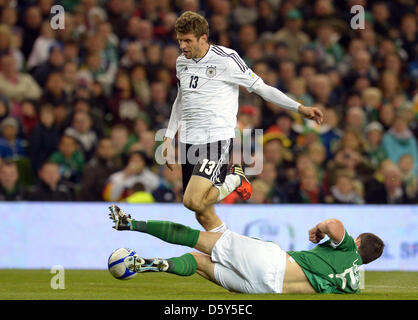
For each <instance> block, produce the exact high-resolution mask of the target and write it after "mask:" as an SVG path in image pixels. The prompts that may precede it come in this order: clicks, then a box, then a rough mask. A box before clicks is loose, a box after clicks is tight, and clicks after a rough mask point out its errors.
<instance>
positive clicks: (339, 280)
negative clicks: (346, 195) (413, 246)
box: [109, 205, 384, 293]
mask: <svg viewBox="0 0 418 320" xmlns="http://www.w3.org/2000/svg"><path fill="white" fill-rule="evenodd" d="M109 209H110V218H111V219H112V220H113V222H114V224H115V225H114V226H113V228H115V229H116V230H133V231H139V232H143V233H148V234H150V235H153V236H155V237H157V238H160V239H161V240H164V241H166V242H168V243H172V244H179V245H183V246H188V247H191V248H194V249H196V250H198V251H200V252H192V253H187V254H184V255H182V256H181V257H173V258H169V259H160V258H153V259H145V258H141V257H139V256H135V258H134V259H132V257H128V258H127V260H126V261H125V263H127V265H128V267H129V268H130V269H131V270H134V271H136V272H138V273H141V272H147V271H157V272H169V273H173V274H176V275H181V276H190V275H192V274H194V273H198V274H199V275H201V276H202V277H204V278H206V279H208V280H210V281H212V282H214V283H216V284H218V285H221V286H222V287H224V288H225V289H227V290H230V291H233V292H242V293H357V292H359V287H360V275H359V270H358V267H359V266H360V265H362V264H367V263H370V262H372V261H373V260H376V259H377V258H379V257H380V256H381V254H382V252H383V247H384V244H383V241H382V240H381V239H380V238H379V237H377V236H376V235H374V234H372V233H362V234H360V235H359V236H358V237H357V238H355V239H353V238H352V237H351V236H350V235H349V234H348V232H347V231H346V230H345V228H344V225H343V224H342V222H341V221H339V220H337V219H327V220H325V221H323V222H320V223H318V224H317V225H316V226H315V227H313V228H312V229H311V230H309V240H310V241H312V242H313V243H318V242H319V241H321V240H322V239H323V238H324V237H325V236H328V237H329V240H327V241H325V242H323V243H320V244H318V245H317V246H316V247H314V248H313V249H312V250H305V251H288V252H286V251H284V250H282V249H281V248H280V247H279V246H278V245H277V244H275V243H273V242H266V241H262V240H258V239H254V238H249V237H246V236H242V235H239V234H237V233H235V232H233V231H231V230H226V231H225V232H223V233H220V232H201V231H199V230H195V229H192V228H190V227H187V226H184V225H181V224H177V223H173V222H168V221H156V220H147V221H137V220H134V219H132V218H131V216H130V215H128V214H126V213H125V212H123V211H122V210H121V209H120V208H119V207H117V206H116V205H112V206H110V207H109Z"/></svg>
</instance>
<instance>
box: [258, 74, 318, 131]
mask: <svg viewBox="0 0 418 320" xmlns="http://www.w3.org/2000/svg"><path fill="white" fill-rule="evenodd" d="M251 90H252V91H253V92H255V93H257V94H258V95H259V96H260V97H262V98H263V99H264V100H266V101H268V102H271V103H274V104H275V105H278V106H280V107H282V108H285V109H288V110H291V111H294V112H298V113H300V114H301V115H303V116H304V117H305V118H308V119H311V120H314V121H315V122H316V123H318V124H321V123H322V121H323V118H324V116H323V114H322V111H321V110H320V109H319V108H317V107H306V106H304V105H301V104H300V103H299V102H297V101H295V100H293V99H291V98H290V97H288V96H287V95H286V94H284V93H283V92H281V91H280V90H279V89H277V88H274V87H272V86H269V85H267V84H265V83H264V81H263V80H262V79H261V78H259V79H258V80H257V81H256V82H255V83H254V85H253V86H252V87H251Z"/></svg>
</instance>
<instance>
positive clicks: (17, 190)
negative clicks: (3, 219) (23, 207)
mask: <svg viewBox="0 0 418 320" xmlns="http://www.w3.org/2000/svg"><path fill="white" fill-rule="evenodd" d="M25 192H26V189H25V187H24V186H23V185H22V184H21V183H20V181H19V171H18V168H17V165H16V163H14V162H13V161H9V160H5V161H3V162H2V163H1V164H0V201H22V200H24V194H25Z"/></svg>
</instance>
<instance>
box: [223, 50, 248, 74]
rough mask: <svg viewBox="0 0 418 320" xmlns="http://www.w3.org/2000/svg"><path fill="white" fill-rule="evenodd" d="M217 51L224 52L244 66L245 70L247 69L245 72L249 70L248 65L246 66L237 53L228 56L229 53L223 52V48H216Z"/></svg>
mask: <svg viewBox="0 0 418 320" xmlns="http://www.w3.org/2000/svg"><path fill="white" fill-rule="evenodd" d="M215 48H216V49H218V50H219V51H220V52H223V53H224V54H226V55H228V56H231V57H232V58H233V59H234V60H235V61H236V62H237V63H239V64H240V65H242V66H243V68H244V69H245V70H247V69H248V67H247V65H246V64H245V62H244V61H243V60H242V59H241V57H240V56H239V55H238V54H236V53H235V52H233V53H230V54H228V53H226V52H225V50H223V49H222V48H220V47H218V46H216V47H215Z"/></svg>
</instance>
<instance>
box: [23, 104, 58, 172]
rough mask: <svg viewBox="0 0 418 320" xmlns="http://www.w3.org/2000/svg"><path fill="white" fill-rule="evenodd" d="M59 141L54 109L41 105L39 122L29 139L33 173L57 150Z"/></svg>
mask: <svg viewBox="0 0 418 320" xmlns="http://www.w3.org/2000/svg"><path fill="white" fill-rule="evenodd" d="M59 139H60V137H59V133H58V128H57V126H56V124H55V113H54V107H53V106H51V105H41V107H40V109H39V122H38V123H37V124H36V125H35V127H34V128H33V130H32V133H31V136H30V138H29V157H30V160H31V164H32V169H33V172H35V173H37V172H38V170H39V169H40V168H41V165H42V164H43V163H44V162H45V161H46V160H47V159H48V158H49V157H50V155H51V154H52V153H53V152H55V151H56V150H57V148H58V143H59Z"/></svg>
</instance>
